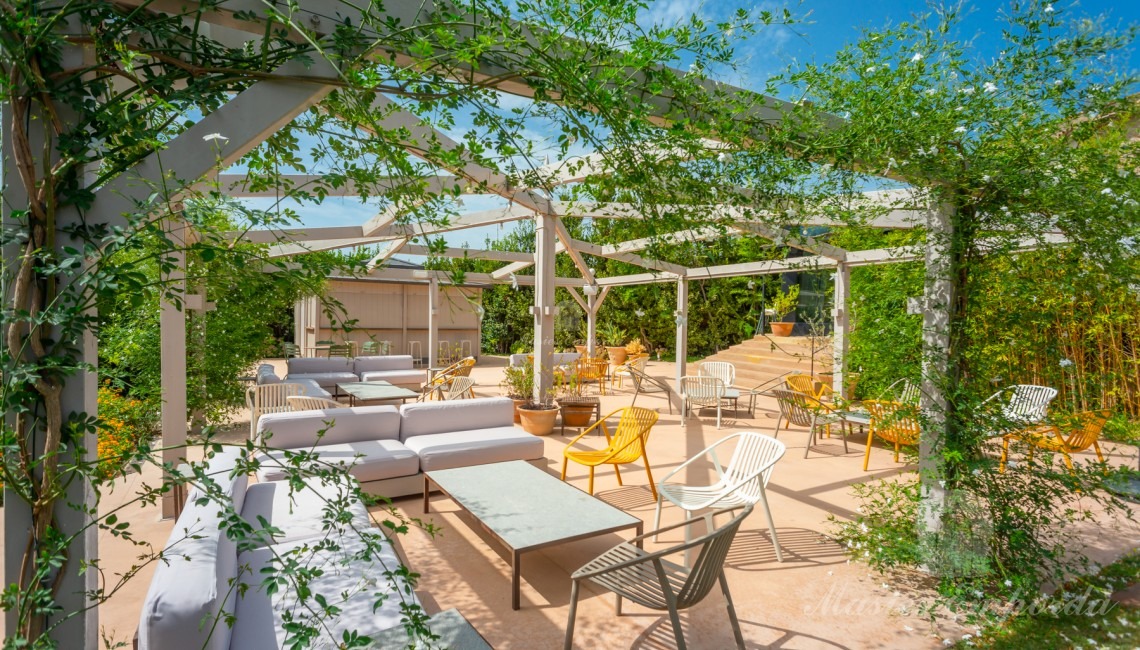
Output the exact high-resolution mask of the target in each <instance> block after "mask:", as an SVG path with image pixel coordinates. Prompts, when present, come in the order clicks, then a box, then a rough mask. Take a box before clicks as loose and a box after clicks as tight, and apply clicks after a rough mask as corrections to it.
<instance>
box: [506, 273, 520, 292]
mask: <svg viewBox="0 0 1140 650" xmlns="http://www.w3.org/2000/svg"><path fill="white" fill-rule="evenodd" d="M508 277H510V279H511V288H512V289H514V290H515V291H518V290H519V279H518V278H517V277H516V276H515V274H514V273H511V274H510V276H508Z"/></svg>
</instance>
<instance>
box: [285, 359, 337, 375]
mask: <svg viewBox="0 0 1140 650" xmlns="http://www.w3.org/2000/svg"><path fill="white" fill-rule="evenodd" d="M287 363H288V364H289V374H290V375H319V374H325V373H330V372H353V370H352V359H349V358H347V357H331V358H328V359H324V358H322V359H317V358H301V357H293V358H292V359H289V360H288V361H287Z"/></svg>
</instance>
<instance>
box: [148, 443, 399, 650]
mask: <svg viewBox="0 0 1140 650" xmlns="http://www.w3.org/2000/svg"><path fill="white" fill-rule="evenodd" d="M240 453H242V452H241V450H231V451H228V452H223V453H222V454H218V455H217V456H215V457H214V458H213V459H212V460H211V461H210V463H209V468H210V472H211V474H212V475H213V478H214V480H215V481H216V483H217V484H218V485H219V486H220V487H221V488H222V489H223V492H224V493H225V494H226V496H227V498H229V499H232V502H233V505H234V509H235V511H236V512H238V513H239V514H240V515H241V517H242V518H243V519H244V520H246V521H247V522H249V523H250V525H251V526H253V527H254V528H258V529H260V528H262V527H263V524H262V523H260V522H261V520H262V519H264V521H265V522H267V523H268V524H269V525H270V526H271V527H272V528H274V529H276V530H278V531H280V535H278V536H276V537H275V538H273V539H272V540H270V541H267V543H264V544H257V543H255V544H253V545H251V546H250V547H249V548H243V549H242V550H241V551H240V552H239V549H238V547H237V545H236V543H235V541H234V540H232V539H230V538H229V536H228V535H227V534H226V530H227V528H228V525H227V522H226V521H225V520H224V518H223V517H222V513H223V510H222V508H221V507H220V506H219V504H218V503H216V502H215V501H212V500H211V501H206V502H204V503H199V502H198V501H199V497H201V496H202V492H201V491H198V490H191V492H190V495H189V498H188V499H187V503H186V506H185V508H184V509H183V511H182V514H181V516H180V517H179V518H178V521H177V522H176V523H175V526H174V530H173V532H172V534H171V537H170V540H169V541H168V543H167V546H166V553H165V556H166V557H165V559H164V560H163V561H160V562H157V563H156V565H155V573H154V578H153V579H152V581H151V585H150V590H149V591H148V593H147V596H146V600H145V601H144V603H143V608H142V614H141V617H140V621H139V634H138V648H140V649H141V650H201V649H206V650H227V649H232V650H281V649H282V648H285V647H286V632H285V621H286V617H287V616H292V617H294V619H295V620H296V619H304V618H305V617H307V616H309V615H310V613H309V610H308V609H307V607H306V603H303V602H301V601H300V600H299V599H298V598H297V596H296V593H295V590H293V589H290V588H283V589H278V590H276V592H275V593H273V594H267V593H266V591H265V589H264V587H263V586H262V585H261V582H262V580H263V579H264V575H262V574H261V573H260V569H261V568H262V567H265V566H267V565H268V564H269V563H270V562H271V560H272V559H273V558H274V557H276V556H279V555H281V554H283V553H288V552H290V551H291V550H293V549H300V554H299V555H297V556H290V558H291V559H294V558H295V559H297V560H298V561H299V562H300V563H301V564H302V565H305V566H309V567H312V568H318V567H319V568H320V569H321V570H322V571H323V575H321V576H320V577H317V578H316V579H315V580H314V581H312V582H311V583H310V586H311V588H312V591H313V593H314V594H319V595H321V596H323V597H324V598H326V599H327V601H328V603H329V604H330V605H334V606H336V607H339V608H340V610H341V611H340V614H339V615H338V616H335V617H333V618H330V619H326V620H324V621H323V622H322V626H323V629H324V632H323V634H322V636H321V638H319V639H317V640H316V641H315V643H314V644H313V645H312V646H310V647H315V648H334V647H337V645H336V644H337V642H339V641H340V639H341V634H342V632H344V631H348V630H355V631H357V632H360V633H361V634H366V635H368V636H372V637H375V636H376V635H377V634H378V633H379V632H382V631H383V630H387V629H389V628H393V627H396V626H401V625H402V620H403V618H404V612H403V611H402V608H401V603H414V604H418V601H417V600H416V597H415V595H414V594H413V593H412V590H411V587H410V585H408V584H407V583H406V581H404V579H403V578H401V577H400V576H399V574H398V573H396V569H397V568H398V567H399V565H400V560H399V558H398V557H397V555H396V553H395V551H394V549H393V548H392V545H391V543H390V542H387V541H386V540H385V541H384V542H383V543H382V546H381V552H380V553H378V554H376V555H374V556H373V557H372V558H371V559H370V560H367V561H361V560H360V559H359V557H356V556H354V554H358V552H359V551H360V550H361V549H363V548H365V547H366V542H365V538H364V537H363V536H364V535H378V534H380V533H379V531H378V529H376V528H373V527H372V525H371V523H372V522H371V520H370V517H369V515H368V512H367V510H366V509H365V508H364V505H363V504H361V503H359V502H352V503H350V505H349V510H350V512H351V522H350V523H347V524H344V525H335V526H334V527H333V528H332V529H329V528H328V527H327V526H326V523H325V522H324V521H323V518H324V514H325V508H326V505H325V504H327V503H328V502H329V501H330V500H332V501H336V502H343V500H344V497H345V494H346V490H345V487H344V486H333V485H327V484H322V483H316V484H315V485H311V486H309V487H307V488H305V489H304V490H302V491H299V492H295V493H292V494H290V493H289V488H288V485H287V484H286V483H284V482H269V483H257V484H253V485H247V479H246V477H245V476H244V475H239V476H232V475H231V473H232V472H231V471H230V470H232V468H233V467H234V463H235V460H236V458H237V455H238V454H240ZM329 538H333V539H334V540H335V542H336V546H338V547H339V549H337V550H332V549H330V548H328V547H327V546H326V547H324V548H321V549H320V550H316V548H317V547H316V544H317V543H318V542H320V541H321V540H326V539H329ZM374 539H380V538H374ZM381 593H386V594H388V597H387V598H385V599H384V601H383V603H382V605H381V606H380V607H379V608H377V609H375V610H373V605H374V604H375V602H376V599H377V594H381ZM239 594H240V595H239ZM345 596H347V598H345ZM312 602H313V599H312V598H310V600H309V603H308V604H310V605H311V603H312ZM229 616H233V617H234V618H233V626H232V627H231V626H230V625H228V624H227V622H226V620H225V619H226V618H227V617H229Z"/></svg>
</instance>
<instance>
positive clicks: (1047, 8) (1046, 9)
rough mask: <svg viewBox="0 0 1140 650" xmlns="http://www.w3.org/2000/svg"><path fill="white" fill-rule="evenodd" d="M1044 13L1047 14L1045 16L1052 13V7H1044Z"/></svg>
mask: <svg viewBox="0 0 1140 650" xmlns="http://www.w3.org/2000/svg"><path fill="white" fill-rule="evenodd" d="M1045 13H1047V14H1051V13H1053V5H1045Z"/></svg>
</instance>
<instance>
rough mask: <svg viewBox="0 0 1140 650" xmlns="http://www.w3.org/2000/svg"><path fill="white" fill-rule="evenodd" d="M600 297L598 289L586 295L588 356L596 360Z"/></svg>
mask: <svg viewBox="0 0 1140 650" xmlns="http://www.w3.org/2000/svg"><path fill="white" fill-rule="evenodd" d="M597 302H598V296H597V288H596V287H595V288H594V291H592V292H590V293H588V294H586V305H587V306H586V354H587V355H588V356H589V357H590V358H591V359H592V358H594V353H595V349H596V347H597V345H598V344H597V340H598V305H597Z"/></svg>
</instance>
